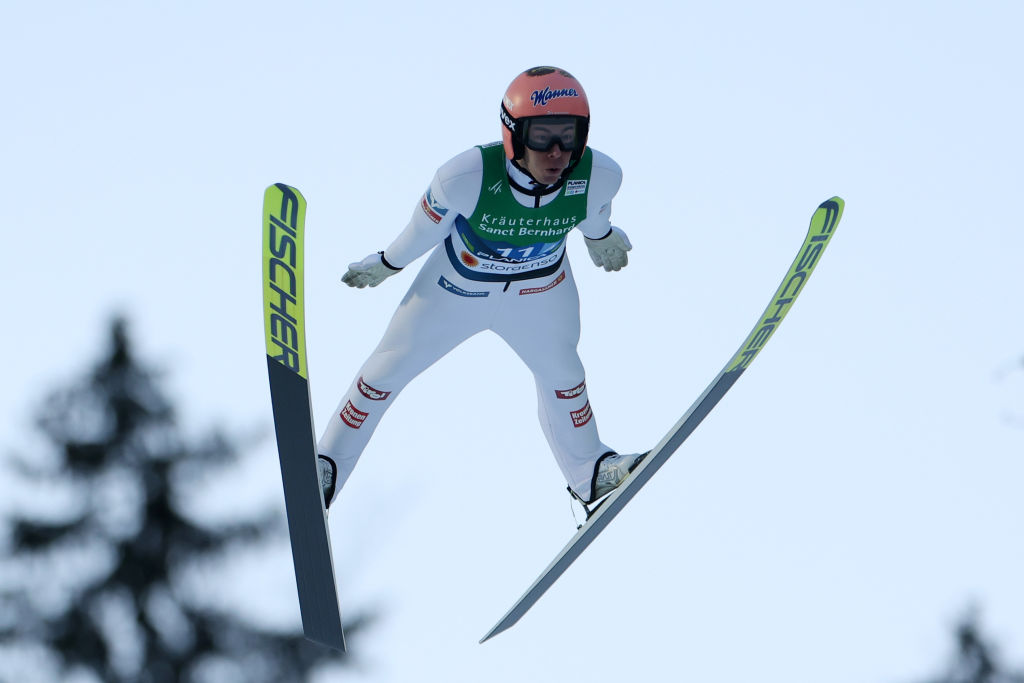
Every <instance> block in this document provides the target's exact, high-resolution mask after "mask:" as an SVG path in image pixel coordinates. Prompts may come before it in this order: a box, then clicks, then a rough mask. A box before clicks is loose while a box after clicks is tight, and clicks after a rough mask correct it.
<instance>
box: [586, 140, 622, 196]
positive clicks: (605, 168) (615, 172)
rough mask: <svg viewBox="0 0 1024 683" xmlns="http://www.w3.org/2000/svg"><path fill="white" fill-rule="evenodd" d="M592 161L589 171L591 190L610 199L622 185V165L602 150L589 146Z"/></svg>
mask: <svg viewBox="0 0 1024 683" xmlns="http://www.w3.org/2000/svg"><path fill="white" fill-rule="evenodd" d="M590 151H591V154H592V155H593V157H592V158H593V162H592V167H591V171H590V183H591V189H590V191H591V192H595V193H597V194H599V195H602V196H603V197H606V198H608V199H611V198H612V197H614V196H615V193H616V192H618V191H619V186H620V185H622V167H621V166H619V164H618V163H617V162H616V161H615V159H612V158H611V157H610V156H608V155H607V154H605V153H604V152H599V151H598V150H596V149H594V148H593V147H591V148H590Z"/></svg>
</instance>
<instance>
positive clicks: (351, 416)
mask: <svg viewBox="0 0 1024 683" xmlns="http://www.w3.org/2000/svg"><path fill="white" fill-rule="evenodd" d="M369 415H370V414H369V413H364V412H363V411H361V410H359V409H358V408H356V407H355V406H354V405H352V401H349V402H348V403H346V404H345V407H344V408H343V409H342V411H341V415H340V417H341V420H342V422H344V423H345V424H347V425H348V426H349V427H351V428H352V429H359V428H360V427H362V426H363V423H364V422H366V418H367V417H369Z"/></svg>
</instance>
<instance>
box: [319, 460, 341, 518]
mask: <svg viewBox="0 0 1024 683" xmlns="http://www.w3.org/2000/svg"><path fill="white" fill-rule="evenodd" d="M316 471H317V473H318V474H319V475H320V491H321V492H322V493H323V494H324V509H328V510H329V509H330V507H331V503H333V502H334V494H335V493H336V491H335V487H336V485H337V482H338V463H336V462H334V460H332V459H331V458H329V457H327V456H326V455H320V456H317V459H316Z"/></svg>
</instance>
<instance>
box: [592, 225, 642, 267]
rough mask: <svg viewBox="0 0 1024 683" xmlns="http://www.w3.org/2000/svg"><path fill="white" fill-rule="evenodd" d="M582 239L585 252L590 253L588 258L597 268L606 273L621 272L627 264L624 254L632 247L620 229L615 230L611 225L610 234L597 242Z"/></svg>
mask: <svg viewBox="0 0 1024 683" xmlns="http://www.w3.org/2000/svg"><path fill="white" fill-rule="evenodd" d="M584 239H585V240H586V243H587V250H588V251H589V252H590V258H591V260H592V261H593V262H594V265H595V266H597V267H598V268H604V269H605V270H607V271H613V270H621V269H622V268H625V267H626V264H627V263H629V257H628V256H627V255H626V252H627V251H629V250H630V249H632V248H633V245H632V244H630V243H629V238H628V237H626V233H624V232H623V231H622V229H621V228H616V227H615V226H614V225H613V226H612V229H611V232H609V233H608V234H607V235H605V236H604V237H602V238H601V239H599V240H592V239H590V238H589V237H585V238H584Z"/></svg>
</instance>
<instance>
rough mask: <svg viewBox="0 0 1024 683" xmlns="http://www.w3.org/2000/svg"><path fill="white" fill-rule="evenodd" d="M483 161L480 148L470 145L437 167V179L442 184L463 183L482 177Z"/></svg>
mask: <svg viewBox="0 0 1024 683" xmlns="http://www.w3.org/2000/svg"><path fill="white" fill-rule="evenodd" d="M483 171H484V161H483V156H482V155H481V154H480V150H479V149H478V148H476V147H471V148H469V149H467V150H466V151H465V152H460V153H459V154H456V155H455V156H453V157H452V158H451V159H449V160H448V161H446V162H444V164H442V165H441V167H440V168H438V169H437V179H438V181H440V182H441V183H443V184H444V185H446V186H447V185H448V184H450V183H465V182H467V181H471V180H473V179H476V180H478V181H479V179H480V178H481V177H483Z"/></svg>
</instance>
